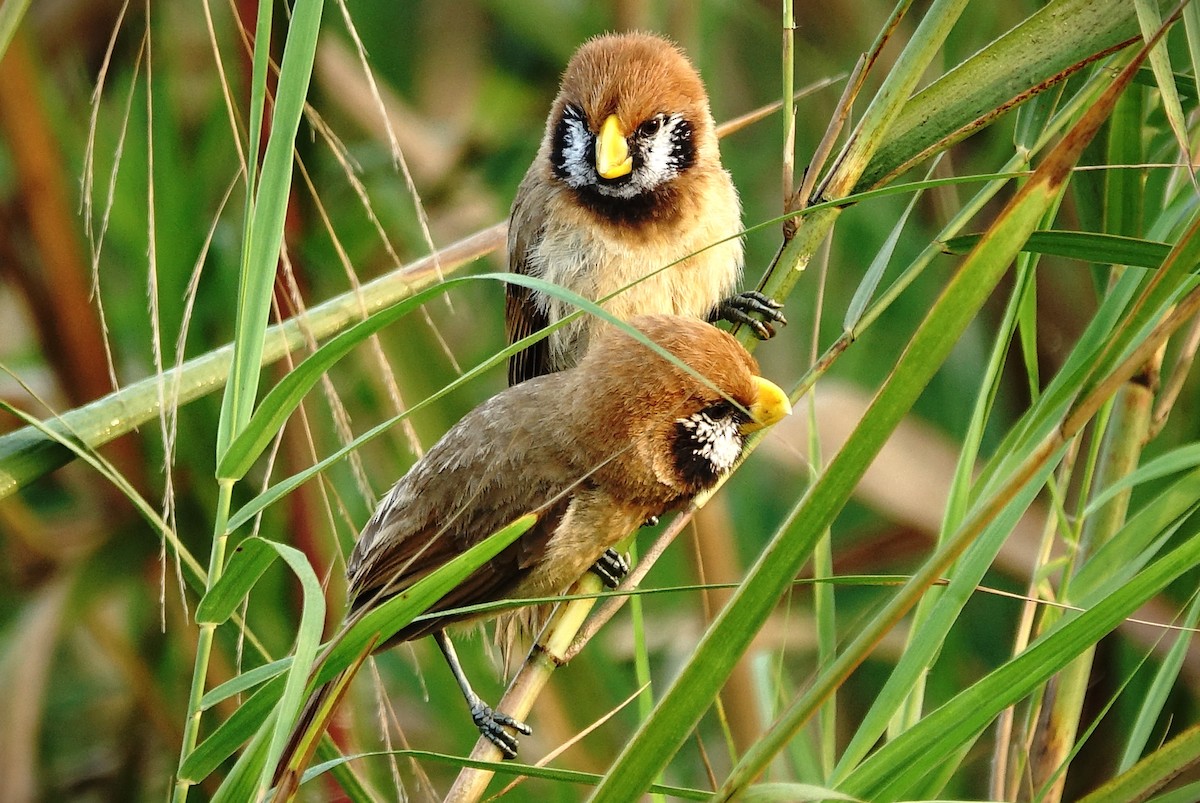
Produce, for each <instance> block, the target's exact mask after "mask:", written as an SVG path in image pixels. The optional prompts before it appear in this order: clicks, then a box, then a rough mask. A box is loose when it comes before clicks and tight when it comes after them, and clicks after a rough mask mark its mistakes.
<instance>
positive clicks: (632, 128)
mask: <svg viewBox="0 0 1200 803" xmlns="http://www.w3.org/2000/svg"><path fill="white" fill-rule="evenodd" d="M547 137H548V138H549V146H550V165H551V170H552V172H553V175H554V177H555V179H556V180H558V181H561V182H563V183H564V184H566V185H567V186H569V187H571V188H572V189H573V190H575V192H576V193H577V194H578V195H579V196H580V198H581V199H582V200H583V201H584V202H585V203H587V204H588V205H589V206H591V207H593V208H595V209H597V210H598V211H601V212H604V213H607V214H609V215H610V216H614V217H621V218H629V217H638V216H641V215H644V214H646V213H648V212H650V211H652V210H653V209H654V205H655V203H656V202H657V201H660V200H662V199H663V197H664V196H666V197H669V196H670V195H671V194H672V193H674V192H677V191H678V189H679V184H680V183H682V182H683V181H685V180H686V178H687V176H688V174H689V173H690V172H692V171H695V170H696V169H697V168H698V167H699V168H701V169H702V168H704V167H705V166H710V165H718V166H719V161H720V156H719V153H718V150H717V139H716V134H715V128H714V125H713V121H712V113H711V112H710V111H709V107H708V96H707V94H706V93H705V91H704V84H703V83H702V82H701V81H700V76H699V75H698V74H697V73H696V70H695V68H694V67H693V66H692V64H691V62H689V61H688V59H687V57H686V56H685V55H684V54H683V53H682V52H681V51H680V50H679V48H678V47H676V46H675V45H673V44H672V43H670V42H668V41H667V40H665V39H662V38H660V37H658V36H652V35H649V34H640V33H636V34H609V35H605V36H600V37H597V38H595V39H592V40H590V41H588V42H586V43H585V44H584V45H583V46H582V47H580V48H579V50H578V51H577V52H576V53H575V56H574V58H572V59H571V62H570V64H568V65H567V69H566V71H565V72H564V73H563V79H562V87H561V89H560V91H559V95H558V99H557V100H556V102H555V104H554V106H553V108H552V109H551V112H550V119H549V121H548V124H547Z"/></svg>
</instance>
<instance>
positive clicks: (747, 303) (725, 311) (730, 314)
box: [709, 290, 787, 340]
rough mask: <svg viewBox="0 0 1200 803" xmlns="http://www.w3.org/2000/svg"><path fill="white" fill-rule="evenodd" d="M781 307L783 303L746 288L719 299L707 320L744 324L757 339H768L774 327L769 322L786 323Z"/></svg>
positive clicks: (772, 335)
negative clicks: (736, 293) (719, 301)
mask: <svg viewBox="0 0 1200 803" xmlns="http://www.w3.org/2000/svg"><path fill="white" fill-rule="evenodd" d="M781 309H783V305H782V304H780V303H779V302H778V301H776V300H775V299H773V298H771V297H770V296H767V295H763V294H762V293H760V292H758V291H757V290H747V291H746V292H744V293H739V294H738V295H736V296H730V297H729V298H726V299H724V300H723V301H721V303H720V304H718V305H717V308H716V310H714V311H713V314H712V315H711V316H709V321H710V322H716V321H729V322H730V323H733V324H740V323H741V324H745V325H746V326H749V327H750V329H751V330H752V331H753V332H754V335H755V337H757V338H758V339H759V340H770V339H771V338H772V337H774V336H775V327H774V326H772V325H771V324H773V323H777V324H781V325H784V326H786V325H787V318H785V317H783V313H782V312H780V310H781ZM755 315H758V316H760V317H761V318H762V320H761V321H760V320H758V318H755V317H754V316H755Z"/></svg>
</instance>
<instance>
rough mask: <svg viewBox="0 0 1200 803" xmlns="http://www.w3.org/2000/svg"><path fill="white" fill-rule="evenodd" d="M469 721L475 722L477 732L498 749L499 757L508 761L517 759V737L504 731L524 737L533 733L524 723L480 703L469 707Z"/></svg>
mask: <svg viewBox="0 0 1200 803" xmlns="http://www.w3.org/2000/svg"><path fill="white" fill-rule="evenodd" d="M471 719H472V720H473V721H474V722H475V727H477V728H479V732H480V733H481V734H483V735H484V736H485V737H486V738H487V740H488V741H489V742H491V743H492V744H494V745H496V747H498V748H500V753H501V755H503V756H504V758H506V759H509V760H511V759H514V758H516V757H517V745H518V742H517V737H516V736H513V735H512V734H511V733H509V732H508V731H506V730H505V728H506V727H507V728H512V729H513V730H515V731H516V732H517V733H521V734H524V735H526V736H528V735H530V734H531V733H533V730H532V729H531V728H530V727H529V726H528V725H526V724H525V723H524V722H521V721H520V720H517V719H513V718H512V717H510V716H509V715H508V714H505V713H502V712H500V711H497V710H495V709H494V708H492V707H491V706H490V705H487V704H486V703H484V702H482V701H480V702H477V703H475V704H474V705H472V706H471Z"/></svg>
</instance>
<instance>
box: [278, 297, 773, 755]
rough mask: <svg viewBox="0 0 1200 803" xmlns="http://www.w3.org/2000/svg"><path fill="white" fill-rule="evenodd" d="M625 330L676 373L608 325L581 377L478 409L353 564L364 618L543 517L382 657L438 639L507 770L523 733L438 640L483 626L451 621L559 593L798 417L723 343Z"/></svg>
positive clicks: (530, 611)
mask: <svg viewBox="0 0 1200 803" xmlns="http://www.w3.org/2000/svg"><path fill="white" fill-rule="evenodd" d="M630 325H631V326H632V327H633V328H634V329H636V330H638V331H640V332H641V333H642V334H643V335H644V336H645V337H646V338H647V339H649V340H650V341H652V342H654V343H656V344H657V345H658V346H659V347H661V348H662V349H664V350H665V351H666V352H667V353H669V354H670V355H672V358H673V359H671V360H668V359H666V358H664V357H663V356H662V355H661V354H659V353H656V352H655V351H653V350H651V349H650V348H649V347H647V346H646V345H645V344H644V343H641V342H639V341H638V340H635V339H634V338H633V337H631V336H630V335H629V334H628V333H626V332H624V331H622V330H621V329H617V328H615V327H608V328H606V329H605V330H604V332H603V334H602V335H601V336H600V337H597V338H596V341H595V343H594V344H593V346H592V348H591V349H590V350H589V351H588V352H587V354H586V355H585V356H584V358H583V359H582V361H581V362H580V363H579V365H578V366H576V367H574V368H571V369H568V370H565V371H561V372H558V373H554V374H549V375H546V376H541V377H537V378H534V379H531V380H529V381H527V382H524V383H521V384H519V385H516V386H514V387H510V388H508V389H507V390H504V391H502V392H501V393H499V394H497V395H496V396H494V397H493V398H492V399H490V400H488V401H486V402H484V403H483V404H481V405H480V406H479V407H476V408H475V409H474V410H472V411H471V412H470V413H468V414H467V415H466V416H465V417H464V418H463V419H462V420H461V421H459V422H458V424H456V425H455V426H454V427H453V428H452V429H450V431H449V432H447V433H446V435H445V436H444V437H443V438H442V439H441V440H440V441H438V443H437V444H435V445H434V446H433V448H431V449H430V450H429V451H428V452H427V453H426V454H425V456H424V457H422V458H421V459H420V460H419V461H418V462H417V463H416V464H415V465H414V466H413V467H412V469H411V470H409V472H408V473H407V474H405V476H404V477H402V478H401V479H400V480H399V481H398V482H397V483H396V485H395V486H394V487H393V488H392V489H391V491H389V492H388V494H387V495H386V496H385V497H384V498H383V501H382V502H380V504H379V507H378V509H376V511H375V513H374V515H372V516H371V519H370V521H368V522H367V524H366V526H365V528H364V529H363V531H362V534H361V536H360V538H359V540H358V543H357V544H356V545H355V547H354V551H353V554H352V555H351V557H350V560H349V563H348V567H347V571H348V575H349V581H350V599H351V608H352V610H353V611H356V612H361V611H362V610H363V609H364V608H369V607H371V606H376V605H378V604H380V603H381V602H382V601H384V600H386V599H388V598H390V597H392V596H394V595H396V594H398V593H401V592H403V591H404V590H405V589H407V588H409V587H410V586H411V585H412V584H413V583H415V582H417V581H418V580H420V579H421V578H422V577H425V576H426V575H428V574H429V573H430V572H431V571H433V570H434V569H436V568H438V567H439V566H442V565H444V564H445V563H446V561H448V560H450V559H451V558H453V557H455V556H456V555H458V554H460V553H462V552H463V551H464V550H466V549H468V548H470V547H471V546H473V545H474V544H476V543H478V542H480V541H481V540H482V539H484V538H486V537H487V536H489V535H490V534H492V533H494V532H496V531H498V530H500V529H501V528H503V527H504V526H505V525H506V524H508V523H510V522H512V521H513V520H515V519H517V518H518V517H520V516H522V515H524V514H527V513H531V512H532V513H534V514H535V515H536V516H537V522H536V524H534V525H533V527H532V528H531V529H529V530H528V531H527V532H525V533H524V534H523V535H521V536H520V537H519V538H518V540H517V541H515V542H514V543H513V544H512V545H510V546H509V547H507V548H506V549H504V550H503V551H502V552H501V553H500V554H498V555H497V556H496V557H495V558H493V559H492V560H491V561H490V562H488V563H486V564H484V565H483V566H482V567H480V568H479V569H478V570H476V571H475V572H474V573H473V574H471V575H470V576H469V577H468V578H467V579H466V580H464V581H463V582H462V583H461V584H459V585H458V586H457V587H455V588H454V589H453V590H451V591H450V592H449V593H448V594H446V596H444V597H443V598H442V599H441V600H439V601H438V602H437V603H436V604H435V605H434V606H433V607H432V608H431V609H430V611H429V613H427V614H426V615H425V616H424V617H422V618H420V619H418V620H416V621H414V622H412V623H411V624H410V625H408V626H407V627H405V628H404V629H402V630H400V631H399V632H398V633H395V634H394V635H391V636H390V637H388V638H387V639H386V641H385V642H384V643H383V644H381V645H379V646H378V647H377V649H380V650H381V649H384V648H386V647H388V646H391V645H393V644H397V643H399V642H402V641H408V640H411V639H415V638H418V637H420V636H424V635H433V636H434V638H435V640H436V641H437V644H438V646H439V647H440V648H441V650H442V652H443V654H444V655H445V657H446V659H447V662H448V663H449V664H450V668H451V670H452V672H453V674H454V676H455V678H456V680H457V682H458V684H459V686H460V688H461V689H462V692H463V694H464V696H465V697H466V700H467V704H468V706H469V708H470V712H471V717H472V719H473V720H474V722H475V725H476V727H478V728H479V730H480V732H481V733H482V734H483V735H484V736H486V737H487V738H488V739H490V740H491V741H492V742H493V743H495V744H496V745H497V746H498V747H499V748H500V750H501V752H502V753H503V754H504V755H505V756H506V757H509V758H512V757H514V756H515V755H516V751H517V739H516V736H514V735H513V732H518V733H525V734H528V733H529V732H530V731H529V729H528V728H527V727H526V726H525V725H524V724H523V723H521V722H518V721H516V720H515V719H513V718H511V717H509V716H507V715H505V714H503V713H501V712H497V711H494V710H493V709H492V708H491V707H489V706H488V705H487V704H485V703H484V702H483V701H482V700H481V699H480V698H479V696H478V695H476V694H475V692H474V691H473V690H472V689H471V686H470V684H469V682H468V681H467V678H466V675H465V674H464V673H463V671H462V668H461V667H460V666H459V663H458V660H457V658H456V656H455V653H454V650H453V647H452V646H451V643H450V640H449V638H448V637H447V635H446V628H447V627H448V626H450V625H452V624H455V623H460V622H467V621H473V620H474V619H475V618H478V617H480V616H481V614H478V613H475V614H464V613H456V612H455V611H456V610H458V609H461V608H463V607H465V606H471V605H477V604H479V603H485V602H492V601H497V600H504V599H522V598H530V597H546V596H553V595H558V594H562V593H564V592H565V591H566V590H567V589H568V587H569V586H570V585H571V584H572V583H574V582H575V581H576V580H578V579H579V578H580V577H581V576H582V575H583V574H584V572H586V571H587V570H588V568H589V567H591V566H592V565H593V564H594V563H595V562H596V561H597V560H598V559H599V558H600V557H601V556H602V555H603V554H604V553H605V551H606V550H607V549H608V548H609V547H611V546H612V545H613V544H614V543H616V542H617V541H618V540H620V539H621V538H623V537H624V536H626V535H627V534H629V533H630V532H631V531H633V530H634V529H636V528H637V527H638V526H639V525H640V524H642V523H643V522H644V521H646V520H647V519H648V518H651V517H653V516H658V515H661V514H663V513H667V512H670V511H673V510H677V509H679V508H680V507H682V506H683V505H685V504H686V503H687V502H689V501H690V500H691V499H693V498H694V497H695V496H696V495H697V494H698V493H700V492H702V491H705V490H707V489H710V488H712V487H713V486H714V485H715V484H716V483H717V482H718V480H719V479H720V478H721V477H722V476H723V475H724V474H725V473H726V472H728V471H729V470H730V469H731V468H732V467H733V465H734V464H735V462H736V461H737V460H738V458H739V457H740V456H741V453H742V449H743V445H744V443H745V438H746V436H747V434H749V433H751V432H753V431H754V430H757V429H761V428H762V427H765V426H769V425H770V424H773V423H775V422H776V421H778V420H779V419H781V418H782V417H783V416H785V415H787V414H788V413H789V412H790V411H791V407H790V405H789V403H788V399H787V396H786V395H785V394H784V393H783V391H782V390H780V389H779V387H777V386H776V385H774V384H773V383H771V382H770V381H768V380H766V379H764V378H763V377H762V376H760V375H759V369H758V364H757V363H756V362H755V360H754V358H753V357H751V356H750V354H749V353H748V352H747V351H746V350H745V349H744V348H743V347H742V346H741V344H739V343H738V342H737V340H735V339H734V338H733V337H731V336H730V335H729V334H727V333H725V332H722V331H721V330H719V329H716V328H715V327H713V326H711V325H709V324H707V323H705V322H703V321H700V320H696V319H694V318H685V317H679V316H671V315H653V316H641V317H637V318H634V319H632V320H631V321H630ZM682 366H686V367H682ZM543 612H544V607H542V606H527V607H524V608H518V609H516V610H514V611H511V612H509V613H505V614H501V615H500V616H499V619H500V620H501V621H500V622H499V623H498V627H502V628H504V629H505V632H509V633H518V634H522V635H536V628H537V627H538V626H539V625H540V623H541V620H542V616H543ZM482 615H483V616H486V615H489V614H482ZM490 615H491V616H495V615H496V614H495V613H492V614H490ZM293 766H294V764H293ZM294 774H295V773H294V772H293V775H294Z"/></svg>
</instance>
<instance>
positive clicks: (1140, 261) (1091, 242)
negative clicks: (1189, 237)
mask: <svg viewBox="0 0 1200 803" xmlns="http://www.w3.org/2000/svg"><path fill="white" fill-rule="evenodd" d="M980 236H981V235H978V234H964V235H962V236H960V237H953V238H951V239H949V240H946V241H945V242H943V243H942V247H943V248H944V249H945V251H946V253H948V254H965V253H966V252H967V251H969V250H971V249H972V248H974V247H975V244H976V243H978V242H979V238H980ZM1021 250H1022V251H1031V252H1033V253H1035V254H1047V255H1050V256H1058V257H1066V258H1067V259H1078V260H1080V261H1081V262H1095V263H1097V264H1099V265H1130V266H1132V267H1137V268H1155V269H1157V268H1159V267H1161V266H1162V263H1163V260H1164V259H1166V258H1167V254H1169V253H1170V252H1171V246H1170V245H1169V244H1168V243H1160V242H1153V241H1151V240H1142V239H1138V238H1136V237H1120V236H1118V235H1115V234H1100V233H1098V232H1085V231H1059V230H1047V231H1035V232H1033V233H1032V234H1030V235H1029V239H1028V240H1026V241H1025V244H1024V245H1023V246H1022V247H1021Z"/></svg>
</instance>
